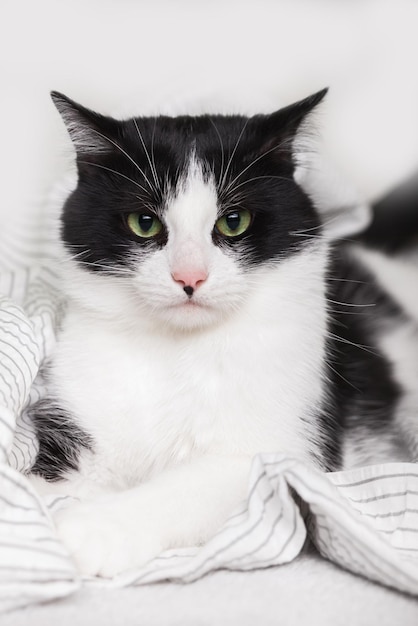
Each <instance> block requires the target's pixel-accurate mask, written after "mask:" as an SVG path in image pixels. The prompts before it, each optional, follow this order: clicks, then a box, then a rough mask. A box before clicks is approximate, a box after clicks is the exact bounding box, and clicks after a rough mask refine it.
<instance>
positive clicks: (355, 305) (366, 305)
mask: <svg viewBox="0 0 418 626" xmlns="http://www.w3.org/2000/svg"><path fill="white" fill-rule="evenodd" d="M328 302H332V303H333V304H341V305H342V306H352V307H356V308H364V307H371V306H376V303H375V302H370V303H367V304H352V303H351V302H339V301H338V300H331V299H330V298H328Z"/></svg>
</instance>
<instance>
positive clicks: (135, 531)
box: [56, 456, 251, 577]
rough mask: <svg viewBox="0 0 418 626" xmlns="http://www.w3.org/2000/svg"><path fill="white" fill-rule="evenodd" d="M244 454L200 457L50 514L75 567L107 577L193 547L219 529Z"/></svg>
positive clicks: (237, 487) (237, 485)
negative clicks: (164, 553)
mask: <svg viewBox="0 0 418 626" xmlns="http://www.w3.org/2000/svg"><path fill="white" fill-rule="evenodd" d="M250 465H251V458H250V457H218V456H207V457H202V458H200V459H196V460H194V461H192V462H190V463H188V464H184V465H181V466H180V465H179V466H177V467H174V468H172V469H170V470H166V471H165V472H162V473H161V474H159V475H157V476H156V477H155V478H152V479H151V480H150V481H148V482H147V483H144V484H142V485H140V486H138V487H135V488H133V489H130V490H128V491H124V492H121V493H116V494H112V495H106V496H100V497H98V498H95V499H92V500H89V501H86V502H81V503H79V504H76V505H73V506H71V507H70V508H68V509H66V510H63V511H59V512H58V513H57V515H56V525H57V529H58V534H59V536H60V537H61V539H62V540H63V542H64V543H65V545H66V546H67V548H68V549H69V551H70V553H71V555H72V557H73V559H74V561H75V562H76V565H77V566H78V569H79V571H80V573H82V574H86V575H101V576H106V577H111V576H114V575H115V574H117V573H119V572H122V571H124V570H128V569H132V568H136V567H139V566H141V565H144V564H145V563H146V562H148V561H150V560H151V559H152V558H154V557H155V556H157V555H158V554H159V553H160V552H162V551H163V550H165V549H168V548H176V547H185V546H194V545H197V544H201V543H203V542H205V541H207V540H208V539H209V538H210V537H212V536H213V535H214V534H215V533H216V531H217V530H219V529H220V528H221V526H222V525H223V524H224V522H225V521H226V520H227V519H228V517H229V516H230V515H231V514H232V513H233V511H234V509H235V508H236V507H237V506H238V504H239V503H240V502H241V501H242V500H243V499H244V498H245V495H246V491H247V485H248V477H249V470H250Z"/></svg>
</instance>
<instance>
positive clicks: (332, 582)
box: [0, 555, 418, 626]
mask: <svg viewBox="0 0 418 626" xmlns="http://www.w3.org/2000/svg"><path fill="white" fill-rule="evenodd" d="M0 623H1V626H50V625H54V626H55V625H56V626H84V625H86V626H87V625H89V626H96V624H97V625H100V626H113V625H119V624H121V625H123V626H142V625H146V626H154V625H162V626H209V625H215V624H216V625H217V624H220V625H222V626H232V625H236V624H237V625H239V626H256V625H258V624H260V625H262V626H270V625H280V626H294V625H297V626H304V625H305V624H306V625H309V626H347V625H350V626H351V625H353V626H363V625H364V626H394V625H399V626H417V624H418V600H417V599H414V598H411V597H409V596H406V595H403V594H401V593H398V592H395V591H391V590H389V589H386V588H384V587H380V586H378V585H375V584H373V583H369V582H367V581H365V580H363V579H361V578H357V577H355V576H353V575H351V574H348V573H347V572H345V571H343V570H341V569H339V568H338V567H336V566H334V565H332V564H331V563H328V562H326V561H324V560H323V559H321V558H320V557H317V556H316V555H305V556H303V557H300V558H299V559H297V560H296V561H294V562H293V563H291V564H289V565H285V566H281V567H276V568H271V569H268V570H258V571H252V572H247V573H237V572H226V571H225V572H217V573H215V574H211V575H209V576H207V577H206V578H204V579H202V580H199V581H197V582H195V583H192V584H189V585H178V584H173V583H164V584H156V585H149V586H145V587H136V588H125V589H117V590H102V589H92V588H90V589H83V590H81V591H80V592H78V593H77V594H76V595H73V596H72V597H69V598H66V599H65V600H61V601H57V602H54V603H50V604H46V605H42V606H36V607H31V608H29V609H25V610H21V611H15V612H13V613H10V614H8V615H3V616H1V619H0Z"/></svg>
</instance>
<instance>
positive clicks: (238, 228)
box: [32, 91, 418, 576]
mask: <svg viewBox="0 0 418 626" xmlns="http://www.w3.org/2000/svg"><path fill="white" fill-rule="evenodd" d="M324 95H325V91H323V92H320V93H318V94H316V95H314V96H311V97H309V98H307V99H305V100H303V101H301V102H298V103H296V104H294V105H291V106H289V107H286V108H284V109H281V110H279V111H278V112H276V113H273V114H271V115H257V116H254V117H244V116H222V115H215V116H213V115H212V116H209V115H203V116H198V117H191V116H183V117H172V118H170V117H155V118H135V119H130V120H128V121H117V120H114V119H113V118H109V117H104V116H102V115H99V114H97V113H94V112H92V111H90V110H88V109H86V108H84V107H82V106H80V105H78V104H76V103H75V102H73V101H71V100H69V99H68V98H66V97H64V96H62V95H60V94H58V93H54V94H53V99H54V102H55V104H56V106H57V108H58V110H59V112H60V113H61V115H62V117H63V119H64V122H65V124H66V126H67V129H68V131H69V133H70V136H71V138H72V141H73V143H74V145H75V149H76V154H77V169H78V184H77V187H76V189H75V190H74V191H73V192H72V193H71V195H70V197H69V198H68V199H67V200H66V202H65V205H64V210H63V215H62V229H61V236H62V241H63V244H64V250H65V255H66V261H65V268H64V269H65V271H64V283H63V288H64V290H65V292H66V295H67V297H68V309H67V314H66V317H65V320H64V323H63V327H62V329H61V331H60V334H59V337H58V343H57V347H56V350H55V353H54V355H53V358H52V359H51V362H50V363H49V365H48V370H47V375H48V384H49V394H50V395H49V397H48V398H47V399H46V400H42V401H41V402H40V403H38V405H36V406H35V407H34V408H33V410H32V416H33V420H34V423H35V426H36V429H37V433H38V436H39V441H40V448H39V454H38V457H37V460H36V463H35V466H34V467H33V470H32V471H33V474H34V475H38V477H37V476H34V481H35V483H36V484H37V485H38V487H39V489H41V490H43V491H48V490H49V491H54V490H55V491H58V492H60V493H69V494H72V495H76V496H78V497H80V498H81V499H82V501H81V502H80V503H79V504H77V505H74V506H72V507H70V508H69V509H67V510H65V511H63V512H62V513H60V514H58V516H57V527H58V531H59V533H60V535H61V537H62V539H63V540H64V542H65V543H66V544H67V546H68V547H69V549H70V551H71V552H72V554H73V555H74V558H75V560H76V562H77V564H78V566H79V568H80V571H82V572H83V573H86V574H99V575H103V576H111V575H114V574H115V573H117V572H120V571H122V570H124V569H128V568H132V567H136V566H139V565H141V564H143V563H144V562H146V561H148V560H149V559H151V558H153V557H154V556H156V555H157V554H158V553H159V552H160V551H162V550H163V549H166V548H170V547H179V546H186V545H194V544H196V543H199V542H202V541H205V540H206V539H208V538H209V537H210V536H212V535H213V534H214V533H215V532H216V530H218V529H219V527H220V526H221V525H222V523H223V522H224V521H225V520H226V519H227V517H228V516H229V515H230V514H231V513H232V512H233V510H234V508H235V507H236V506H237V504H239V502H240V501H241V500H242V499H243V498H244V497H245V493H246V487H247V480H248V473H249V468H250V464H251V459H252V458H253V456H254V455H255V454H257V453H259V452H269V451H284V452H285V453H286V454H287V455H289V456H292V457H297V458H298V459H301V460H302V461H304V462H305V463H308V464H311V465H312V466H314V467H316V468H320V469H323V470H333V469H338V468H341V467H349V466H354V465H359V464H364V463H370V462H378V461H386V460H397V459H402V458H410V459H412V458H415V457H417V456H418V437H417V435H418V419H417V417H418V416H417V410H418V350H417V324H416V319H417V318H416V317H415V320H414V318H413V313H411V312H405V311H404V310H403V308H402V297H401V296H399V294H398V295H396V296H395V297H392V296H390V295H389V293H388V291H387V290H384V289H383V288H382V286H381V285H380V284H379V281H380V274H379V272H380V267H381V265H382V263H383V265H384V263H385V260H384V259H383V256H382V255H379V253H378V252H375V251H374V252H373V251H370V250H367V249H366V248H365V247H364V246H360V245H352V244H347V243H346V244H343V243H342V242H339V243H338V244H337V245H336V244H331V241H330V240H331V236H330V234H329V232H328V231H327V224H326V223H325V222H331V221H332V220H330V215H332V209H333V208H336V207H333V206H332V203H330V199H329V198H326V197H323V196H322V197H321V194H319V193H318V190H317V189H315V171H313V170H311V169H309V166H308V165H307V160H309V158H308V157H309V155H307V152H306V150H305V148H304V141H303V138H304V136H305V135H306V134H309V128H308V123H307V117H308V116H309V114H310V113H311V112H312V111H313V110H314V108H315V107H316V106H317V105H318V104H319V103H320V101H321V100H322V99H323V97H324ZM346 209H347V210H346V213H347V214H349V213H350V211H351V209H350V207H346ZM341 215H342V222H339V219H338V216H337V217H336V216H333V218H332V219H333V220H336V221H337V224H339V223H342V224H343V223H344V219H345V213H344V211H343V212H342V213H341ZM324 223H325V225H324ZM334 232H338V228H336V229H334ZM341 232H342V233H345V234H346V232H347V229H346V231H344V228H343V229H342V231H341V230H340V233H339V234H341ZM382 259H383V260H382ZM385 275H387V274H386V270H385ZM382 285H383V287H387V286H388V285H386V284H383V283H382ZM417 311H418V306H417Z"/></svg>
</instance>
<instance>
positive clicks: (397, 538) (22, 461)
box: [0, 217, 418, 611]
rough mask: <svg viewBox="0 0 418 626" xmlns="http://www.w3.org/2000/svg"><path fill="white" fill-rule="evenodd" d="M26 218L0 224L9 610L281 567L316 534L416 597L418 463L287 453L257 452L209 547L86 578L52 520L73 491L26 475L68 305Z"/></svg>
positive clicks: (37, 232) (0, 588)
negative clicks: (346, 466) (326, 463)
mask: <svg viewBox="0 0 418 626" xmlns="http://www.w3.org/2000/svg"><path fill="white" fill-rule="evenodd" d="M24 222H25V223H24V228H23V224H19V222H18V221H16V220H15V222H14V225H13V226H11V227H10V228H6V227H5V228H2V230H1V232H0V249H1V254H0V611H6V610H11V609H13V608H16V607H20V606H24V605H27V604H30V603H33V602H41V601H46V600H51V599H54V598H58V597H61V596H64V595H68V594H71V593H74V592H76V591H77V589H79V588H80V586H81V585H83V584H94V585H102V586H109V585H110V586H124V585H139V584H148V583H153V582H157V581H162V580H175V581H181V582H190V581H193V580H196V579H197V578H199V577H201V576H204V575H205V574H207V573H208V572H210V571H212V570H215V569H219V568H226V569H233V570H250V569H253V568H264V567H270V566H272V565H280V564H283V563H287V562H289V561H291V560H292V559H295V558H296V557H297V555H298V554H299V553H300V552H301V550H302V549H303V546H304V545H305V543H306V541H307V539H310V541H311V542H313V544H314V545H315V546H316V548H317V549H318V551H319V552H320V553H321V554H322V555H323V556H324V557H325V558H327V559H329V560H331V561H333V562H335V563H337V564H338V565H340V566H342V567H344V568H346V569H347V570H350V571H351V572H354V573H356V574H359V575H361V576H365V577H367V578H369V579H371V580H373V581H376V582H378V583H380V584H383V585H387V586H389V587H392V588H395V589H398V590H400V591H403V592H407V593H410V594H416V595H418V466H417V465H414V464H406V463H404V464H400V463H393V464H387V465H378V466H372V467H365V468H361V469H356V470H353V471H348V472H336V473H332V474H321V473H319V472H317V471H314V470H312V468H309V467H306V466H304V465H302V464H301V463H299V462H297V461H295V460H293V459H291V458H287V457H286V456H284V455H282V454H279V453H277V454H274V455H272V454H269V455H259V456H257V457H256V458H255V459H254V462H253V466H252V472H251V477H250V484H249V487H248V497H247V500H246V502H245V503H244V504H243V506H242V509H241V510H239V511H237V512H236V514H235V515H234V516H233V517H232V518H231V519H230V520H229V521H228V523H227V524H226V525H225V527H224V528H222V529H221V530H220V531H219V532H218V534H217V535H216V536H215V537H214V538H213V539H212V540H211V541H209V542H208V543H207V544H206V545H204V546H201V547H196V548H190V549H182V550H171V551H168V552H165V553H164V554H161V555H160V556H159V557H158V558H156V559H155V560H154V561H153V562H152V563H150V564H149V565H147V566H146V567H144V568H142V569H141V570H138V571H130V572H126V573H124V574H121V575H119V576H118V577H116V578H115V579H113V580H103V579H95V580H91V579H90V580H80V578H79V576H78V575H77V572H76V571H75V569H74V566H73V564H72V562H71V559H70V558H69V555H68V554H67V552H66V550H65V548H64V546H63V545H61V544H60V542H59V540H58V539H57V537H56V534H55V531H54V524H53V521H52V517H51V513H52V512H53V511H54V510H56V509H57V508H58V507H61V506H66V505H68V504H69V501H70V500H71V499H69V498H68V497H57V496H53V497H50V498H48V499H45V498H44V499H41V498H40V497H39V496H38V495H37V494H36V493H35V492H34V490H33V488H32V487H31V485H30V484H29V482H28V480H27V479H26V478H25V472H27V471H28V470H29V469H30V467H31V464H32V463H33V461H34V458H35V456H36V451H37V443H36V437H35V436H34V433H33V429H32V426H31V423H30V420H29V419H28V416H27V413H26V411H27V408H28V406H30V405H31V404H32V403H33V402H35V401H36V400H38V399H39V398H40V397H42V395H43V394H44V384H43V381H42V377H41V375H40V374H39V368H40V366H41V364H42V362H43V361H44V359H45V358H47V356H48V355H49V354H50V352H51V350H52V348H53V346H54V338H55V330H56V328H57V325H58V324H59V320H60V317H61V315H62V314H63V311H64V306H63V301H62V297H61V295H60V291H59V263H58V259H57V257H55V256H54V254H55V253H54V244H53V239H52V238H48V237H47V235H46V233H48V232H49V229H48V228H46V226H45V224H41V223H40V222H39V220H37V221H35V220H34V223H33V224H30V220H29V222H28V218H27V217H25V220H24ZM22 233H25V237H22ZM28 233H29V234H28ZM272 575H274V574H272Z"/></svg>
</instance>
